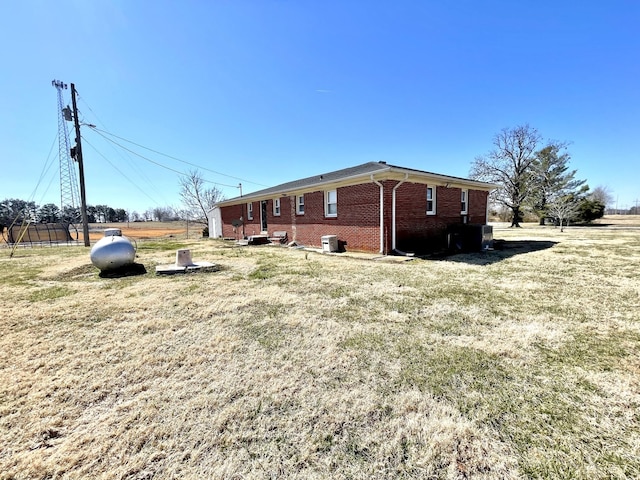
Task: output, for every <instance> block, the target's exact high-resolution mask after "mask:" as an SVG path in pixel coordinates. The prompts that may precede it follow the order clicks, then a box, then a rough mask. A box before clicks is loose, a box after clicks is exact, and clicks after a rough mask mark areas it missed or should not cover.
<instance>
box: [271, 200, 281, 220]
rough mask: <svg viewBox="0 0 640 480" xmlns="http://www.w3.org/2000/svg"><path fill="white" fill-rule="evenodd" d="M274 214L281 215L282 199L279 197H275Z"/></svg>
mask: <svg viewBox="0 0 640 480" xmlns="http://www.w3.org/2000/svg"><path fill="white" fill-rule="evenodd" d="M273 216H274V217H279V216H280V199H279V198H274V199H273Z"/></svg>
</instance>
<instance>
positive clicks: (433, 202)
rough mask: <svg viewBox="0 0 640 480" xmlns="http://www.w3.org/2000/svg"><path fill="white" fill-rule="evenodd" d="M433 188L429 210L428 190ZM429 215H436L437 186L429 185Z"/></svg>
mask: <svg viewBox="0 0 640 480" xmlns="http://www.w3.org/2000/svg"><path fill="white" fill-rule="evenodd" d="M429 190H431V210H429V203H428V202H429V200H428V198H429V197H428V195H429V194H428V192H429ZM426 195H427V215H435V214H436V211H437V210H436V187H427V193H426Z"/></svg>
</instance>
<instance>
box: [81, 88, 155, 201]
mask: <svg viewBox="0 0 640 480" xmlns="http://www.w3.org/2000/svg"><path fill="white" fill-rule="evenodd" d="M76 95H77V91H76ZM78 98H79V99H80V100H81V101H82V102H83V103H84V104H85V105H86V106H87V108H88V109H89V111H90V112H91V113H92V114H93V116H94V117H95V118H96V119H97V122H98V123H99V124H101V125H102V126H103V128H104V129H105V130H106V129H108V127H107V125H106V124H105V123H104V122H103V121H102V119H101V118H100V117H98V115H97V114H96V112H94V111H93V109H92V108H91V106H90V105H89V104H88V103H87V102H86V100H85V99H84V98H83V97H80V96H79V95H78ZM109 146H110V147H111V149H112V150H113V151H114V152H115V153H116V154H117V155H118V156H119V157H120V158H122V159H123V160H124V161H125V162H126V163H127V164H128V165H129V167H131V169H132V170H134V171H135V172H136V174H137V175H138V176H139V177H140V178H141V179H142V180H144V181H145V182H146V183H147V185H148V186H149V187H150V188H152V189H154V190H159V189H158V188H157V187H156V186H155V185H154V183H153V182H152V181H151V179H150V178H149V177H148V176H147V174H146V173H145V172H144V169H142V168H140V166H139V162H135V161H134V159H133V158H132V157H131V155H130V154H129V152H127V151H125V150H122V149H118V148H116V147H115V145H114V144H113V143H109ZM94 148H95V147H94ZM165 201H166V199H165Z"/></svg>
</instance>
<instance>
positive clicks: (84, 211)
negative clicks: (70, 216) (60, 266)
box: [71, 83, 91, 247]
mask: <svg viewBox="0 0 640 480" xmlns="http://www.w3.org/2000/svg"><path fill="white" fill-rule="evenodd" d="M71 102H72V106H73V122H74V124H75V126H76V159H77V160H78V171H79V173H80V204H81V205H80V210H81V214H82V236H83V237H84V246H85V247H88V246H90V245H91V243H90V242H89V222H88V221H87V197H86V195H85V191H84V164H83V163H82V143H81V141H80V121H79V120H78V107H77V105H76V86H75V85H74V84H73V83H72V84H71Z"/></svg>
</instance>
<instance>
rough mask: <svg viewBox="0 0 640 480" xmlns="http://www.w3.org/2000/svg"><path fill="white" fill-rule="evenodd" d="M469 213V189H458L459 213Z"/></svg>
mask: <svg viewBox="0 0 640 480" xmlns="http://www.w3.org/2000/svg"><path fill="white" fill-rule="evenodd" d="M468 213H469V189H468V188H463V189H461V190H460V214H461V215H467V214H468Z"/></svg>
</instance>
